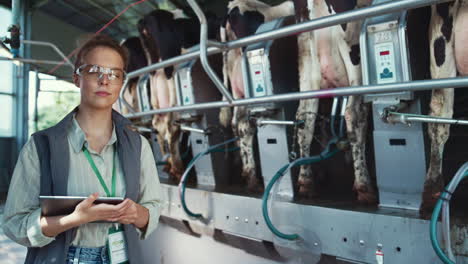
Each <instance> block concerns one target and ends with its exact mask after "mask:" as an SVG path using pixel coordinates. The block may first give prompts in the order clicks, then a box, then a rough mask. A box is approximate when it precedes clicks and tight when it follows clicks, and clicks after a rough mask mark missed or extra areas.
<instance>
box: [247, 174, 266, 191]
mask: <svg viewBox="0 0 468 264" xmlns="http://www.w3.org/2000/svg"><path fill="white" fill-rule="evenodd" d="M247 189H248V190H249V192H252V193H263V191H264V188H263V185H262V184H261V182H260V181H259V180H258V179H257V178H256V177H251V178H248V183H247Z"/></svg>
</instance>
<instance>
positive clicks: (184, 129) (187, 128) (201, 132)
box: [180, 125, 206, 134]
mask: <svg viewBox="0 0 468 264" xmlns="http://www.w3.org/2000/svg"><path fill="white" fill-rule="evenodd" d="M180 130H183V131H189V132H195V133H200V134H206V131H205V130H203V129H198V128H193V127H189V126H183V125H182V126H180Z"/></svg>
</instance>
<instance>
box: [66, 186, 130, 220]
mask: <svg viewBox="0 0 468 264" xmlns="http://www.w3.org/2000/svg"><path fill="white" fill-rule="evenodd" d="M98 197H99V196H98V193H93V194H91V195H90V196H89V197H88V198H86V199H85V200H83V201H82V202H80V203H79V204H78V205H77V206H76V208H75V211H73V213H72V214H71V216H72V217H73V218H75V219H76V220H77V222H78V223H79V224H80V225H82V224H86V223H90V222H95V221H109V222H116V221H114V219H118V218H119V217H121V216H122V215H124V213H125V212H126V211H127V210H128V208H129V207H130V206H131V203H129V201H131V200H129V199H125V200H124V201H123V202H121V203H119V204H117V205H112V204H105V203H101V204H94V201H96V199H97V198H98ZM127 200H128V201H127Z"/></svg>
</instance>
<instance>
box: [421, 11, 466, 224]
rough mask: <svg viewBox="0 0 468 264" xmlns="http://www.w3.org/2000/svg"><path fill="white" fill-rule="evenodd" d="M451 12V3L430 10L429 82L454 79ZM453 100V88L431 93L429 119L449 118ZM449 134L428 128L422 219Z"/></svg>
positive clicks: (438, 184) (437, 185)
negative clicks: (427, 164) (428, 158)
mask: <svg viewBox="0 0 468 264" xmlns="http://www.w3.org/2000/svg"><path fill="white" fill-rule="evenodd" d="M453 9H454V5H453V3H444V4H439V5H437V6H433V7H432V16H431V24H430V27H429V39H430V54H431V75H432V78H433V79H439V78H448V77H455V76H456V73H457V69H456V66H455V56H454V54H453V39H454V38H453V30H452V28H451V27H452V21H453V20H454V13H453V12H454V10H453ZM448 21H450V22H448ZM447 27H449V28H447ZM453 96H454V91H453V88H447V89H441V90H433V91H432V97H431V103H430V115H431V116H437V117H445V118H451V117H452V116H453ZM449 133H450V126H449V125H445V124H432V123H429V124H428V134H429V139H430V142H431V143H430V144H431V151H430V161H429V169H428V171H427V174H426V180H425V182H424V192H423V197H422V199H423V201H422V204H421V208H420V211H421V213H422V214H423V215H426V214H428V213H430V211H432V208H433V207H434V204H435V202H436V197H435V195H436V194H437V193H439V192H440V191H441V190H442V189H443V177H442V159H443V151H444V145H445V143H446V142H447V139H448V137H449Z"/></svg>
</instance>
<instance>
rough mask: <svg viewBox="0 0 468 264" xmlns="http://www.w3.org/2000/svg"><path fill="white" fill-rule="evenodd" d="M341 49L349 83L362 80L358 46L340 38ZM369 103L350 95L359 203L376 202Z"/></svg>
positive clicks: (349, 124)
mask: <svg viewBox="0 0 468 264" xmlns="http://www.w3.org/2000/svg"><path fill="white" fill-rule="evenodd" d="M337 45H338V49H339V51H340V55H341V58H342V59H343V63H344V65H345V68H346V74H347V76H348V81H349V85H350V86H356V85H359V84H360V83H361V68H360V62H359V60H357V59H356V56H357V55H356V54H353V52H352V51H353V50H354V52H356V50H357V48H358V47H357V46H354V47H353V48H354V49H352V48H351V47H350V44H348V43H347V42H346V41H345V40H344V39H341V38H338V39H337ZM368 112H369V107H368V106H367V105H365V104H364V102H363V98H362V96H350V98H349V101H348V105H347V107H346V113H345V119H346V129H347V134H348V140H349V142H350V145H351V155H352V157H353V168H354V185H353V189H354V191H355V192H357V199H358V201H359V202H360V203H364V204H375V203H377V197H376V192H375V190H374V187H373V185H372V182H371V180H370V176H369V171H368V169H367V164H366V138H367V126H368V124H367V115H368Z"/></svg>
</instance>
